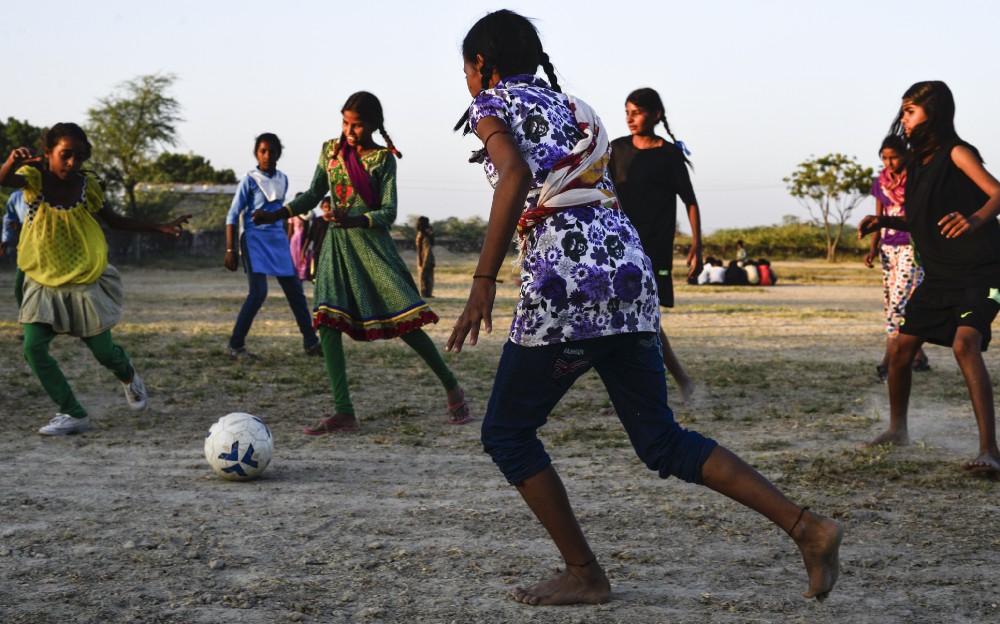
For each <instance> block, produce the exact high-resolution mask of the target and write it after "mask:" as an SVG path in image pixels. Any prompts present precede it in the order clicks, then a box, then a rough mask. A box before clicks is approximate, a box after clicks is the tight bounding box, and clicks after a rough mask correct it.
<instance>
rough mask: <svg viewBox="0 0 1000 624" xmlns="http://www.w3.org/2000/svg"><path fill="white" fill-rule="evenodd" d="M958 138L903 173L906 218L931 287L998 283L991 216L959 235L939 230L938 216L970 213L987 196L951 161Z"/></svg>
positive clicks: (998, 246) (999, 250)
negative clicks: (946, 233) (953, 236)
mask: <svg viewBox="0 0 1000 624" xmlns="http://www.w3.org/2000/svg"><path fill="white" fill-rule="evenodd" d="M958 145H961V146H963V147H966V148H968V149H970V150H972V152H973V153H975V154H978V152H977V151H976V149H975V148H974V147H972V146H971V145H969V144H968V143H965V142H964V141H961V140H956V141H952V142H950V143H948V144H946V145H944V146H942V147H941V149H939V150H938V151H937V152H936V153H935V154H934V155H933V156H932V157H931V159H930V160H929V161H927V162H926V163H915V164H913V165H911V166H910V167H909V168H908V169H907V172H906V221H907V223H908V225H909V228H910V236H911V237H912V239H913V246H914V248H915V249H916V251H917V256H918V257H919V258H920V263H921V264H922V265H923V267H924V281H925V282H927V284H928V286H934V287H935V288H946V289H957V288H973V287H977V286H987V287H991V288H995V287H1000V223H998V222H997V220H996V219H990V220H989V221H987V222H986V223H984V224H983V225H981V226H980V227H979V228H978V229H976V230H975V231H973V232H970V233H966V234H963V235H962V236H959V237H958V238H945V237H944V236H942V235H941V226H940V225H938V221H940V220H941V219H942V218H944V216H945V215H947V214H949V213H951V212H959V213H961V214H963V215H965V216H969V215H971V214H972V213H974V212H976V211H977V210H979V209H980V208H982V207H983V205H984V204H985V203H986V201H987V200H988V199H989V196H988V195H987V194H986V193H984V192H983V191H982V189H980V188H979V187H978V186H977V185H976V183H975V182H973V181H972V179H970V178H969V176H967V175H965V173H964V172H963V171H962V170H961V169H959V168H958V166H957V165H955V162H954V161H953V160H952V158H951V151H952V149H954V148H955V147H956V146H958Z"/></svg>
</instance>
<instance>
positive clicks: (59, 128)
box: [0, 123, 189, 435]
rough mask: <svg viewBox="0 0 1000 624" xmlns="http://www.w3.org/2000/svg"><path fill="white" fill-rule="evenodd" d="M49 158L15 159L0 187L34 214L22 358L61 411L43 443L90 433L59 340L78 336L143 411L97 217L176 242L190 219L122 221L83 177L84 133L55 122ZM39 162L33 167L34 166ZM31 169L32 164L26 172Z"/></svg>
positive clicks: (0, 175)
mask: <svg viewBox="0 0 1000 624" xmlns="http://www.w3.org/2000/svg"><path fill="white" fill-rule="evenodd" d="M44 144H45V152H44V155H43V156H36V155H35V154H33V153H32V152H31V150H30V149H28V148H26V147H19V148H17V149H15V150H14V151H12V152H11V153H10V156H9V157H8V158H7V161H6V162H5V163H4V164H3V166H2V167H0V185H2V186H9V187H14V188H20V189H24V199H25V201H26V202H27V203H28V214H27V216H26V218H25V221H24V227H23V230H22V231H21V238H20V242H19V243H18V247H17V249H18V256H17V264H18V267H20V268H21V270H22V271H24V274H25V281H24V289H23V294H22V296H23V301H22V303H21V306H20V312H19V317H18V320H19V321H20V322H21V323H23V324H24V358H25V359H26V360H27V361H28V365H29V366H31V370H32V371H33V372H34V373H35V375H36V376H37V377H38V379H39V380H40V381H41V382H42V387H43V388H45V391H46V392H47V393H48V395H49V397H51V398H52V400H53V401H54V402H55V403H56V405H57V406H58V407H59V413H58V414H56V416H55V418H53V419H52V420H51V421H50V422H49V424H47V425H45V426H44V427H42V428H41V429H39V430H38V432H39V433H41V434H42V435H66V434H70V433H80V432H83V431H86V430H87V429H89V428H90V418H89V416H88V415H87V411H86V410H85V409H84V408H83V406H82V405H80V403H79V401H77V399H76V396H75V395H74V394H73V389H72V388H70V385H69V382H67V381H66V377H65V376H64V375H63V373H62V371H61V370H60V369H59V364H58V363H57V362H56V361H55V359H53V358H52V356H51V355H49V343H50V342H52V340H53V339H54V338H55V337H56V336H57V335H58V334H69V335H70V336H76V337H77V338H80V339H81V340H82V341H83V342H84V344H86V345H87V347H88V348H89V349H90V351H91V353H93V354H94V357H95V358H97V361H98V362H100V363H101V364H102V365H103V366H104V367H105V368H107V369H108V370H110V371H111V372H112V373H114V375H115V377H117V378H118V380H119V381H120V382H121V383H122V386H123V387H124V389H125V399H126V401H127V402H128V405H129V407H131V408H132V409H137V410H141V409H145V408H146V401H147V395H146V388H145V386H144V385H143V383H142V379H141V378H140V377H139V374H138V373H136V372H135V368H133V366H132V361H131V360H130V359H129V356H128V354H127V353H125V351H124V350H123V349H122V348H121V347H119V346H118V345H117V344H115V342H114V340H112V338H111V328H112V327H114V326H115V325H116V324H118V321H119V319H121V315H122V300H123V296H124V290H123V288H122V283H121V279H120V277H119V275H118V271H117V270H116V269H115V268H114V267H113V266H111V265H110V264H108V244H107V240H105V238H104V232H102V231H101V226H100V225H99V224H98V223H97V220H96V219H95V218H94V215H95V214H97V215H100V217H101V219H102V220H103V221H104V222H105V223H106V224H107V225H108V226H109V227H111V228H114V229H117V230H131V231H136V232H160V233H163V234H169V235H171V236H179V235H180V231H181V225H182V224H183V223H186V222H187V220H188V217H189V215H185V216H183V217H180V218H179V219H175V220H174V221H171V222H170V223H147V222H145V221H138V220H136V219H130V218H128V217H123V216H121V215H119V214H118V213H116V212H115V211H113V210H112V209H110V208H108V207H107V206H106V205H105V204H104V191H103V189H102V188H101V185H100V182H99V180H98V179H97V178H96V177H94V176H93V175H92V174H90V173H89V172H84V171H81V167H82V166H83V163H84V162H86V160H87V159H88V158H89V157H90V151H91V146H90V142H89V141H88V140H87V135H86V134H85V133H84V132H83V129H81V128H80V126H78V125H76V124H74V123H58V124H56V125H54V126H52V128H51V129H50V130H49V131H48V132H47V133H46V134H45V137H44ZM39 163H40V164H42V165H43V168H41V169H37V168H35V167H34V166H31V165H35V164H39ZM26 165H27V166H26Z"/></svg>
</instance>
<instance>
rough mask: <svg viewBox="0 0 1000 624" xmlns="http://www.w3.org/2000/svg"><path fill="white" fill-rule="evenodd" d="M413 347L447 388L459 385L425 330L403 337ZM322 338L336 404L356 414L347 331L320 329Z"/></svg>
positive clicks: (344, 412) (345, 410)
mask: <svg viewBox="0 0 1000 624" xmlns="http://www.w3.org/2000/svg"><path fill="white" fill-rule="evenodd" d="M400 337H401V338H402V339H403V342H405V343H406V344H407V345H408V346H409V347H410V348H411V349H413V350H414V351H416V352H417V354H418V355H419V356H420V357H422V358H423V359H424V361H425V362H427V365H428V366H430V367H431V370H432V371H434V374H435V375H437V378H438V379H440V380H441V384H442V385H443V386H444V389H445V390H451V389H452V388H454V387H455V386H457V385H458V380H457V379H455V375H453V374H452V372H451V369H450V368H448V365H447V364H445V362H444V358H442V357H441V353H440V352H439V351H438V350H437V347H435V346H434V341H433V340H431V337H430V336H428V335H427V333H426V332H425V331H424V330H422V329H416V330H413V331H411V332H409V333H406V334H403V335H402V336H400ZM319 339H320V342H321V343H322V344H323V359H324V360H325V361H326V373H327V375H328V376H329V377H330V385H331V386H332V388H333V406H334V409H335V410H336V411H337V413H339V414H351V415H352V416H353V415H354V405H353V404H352V403H351V392H350V390H348V389H347V360H346V358H345V357H344V343H343V334H342V333H341V332H340V330H337V329H332V328H330V327H323V326H322V325H321V326H320V328H319Z"/></svg>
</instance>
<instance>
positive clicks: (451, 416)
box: [448, 390, 472, 425]
mask: <svg viewBox="0 0 1000 624" xmlns="http://www.w3.org/2000/svg"><path fill="white" fill-rule="evenodd" d="M461 392H462V398H461V399H459V400H458V402H457V403H449V404H448V424H449V425H464V424H465V423H467V422H469V421H470V420H472V414H471V413H470V412H469V404H468V402H466V400H465V391H464V390H462V391H461Z"/></svg>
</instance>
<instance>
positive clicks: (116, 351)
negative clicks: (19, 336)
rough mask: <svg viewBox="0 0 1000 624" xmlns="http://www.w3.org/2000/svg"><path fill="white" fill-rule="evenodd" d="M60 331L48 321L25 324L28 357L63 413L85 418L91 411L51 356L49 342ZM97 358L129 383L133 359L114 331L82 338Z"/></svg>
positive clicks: (25, 356) (25, 357)
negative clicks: (87, 409) (116, 338)
mask: <svg viewBox="0 0 1000 624" xmlns="http://www.w3.org/2000/svg"><path fill="white" fill-rule="evenodd" d="M57 335H58V334H56V332H55V331H53V330H52V326H51V325H46V324H45V323H27V324H25V325H24V359H26V360H27V361H28V365H29V366H30V367H31V370H32V371H33V372H34V373H35V376H36V377H38V380H39V381H41V382H42V387H43V388H45V392H47V393H48V395H49V397H51V398H52V400H53V401H55V403H56V405H58V406H59V413H61V414H69V415H70V416H72V417H74V418H83V417H85V416H86V415H87V411H86V410H85V409H83V406H82V405H80V402H79V401H77V400H76V395H74V394H73V389H72V388H70V386H69V382H68V381H66V376H65V375H63V372H62V370H60V369H59V363H58V362H56V361H55V359H54V358H53V357H52V356H51V355H49V343H50V342H52V339H53V338H55V337H56V336H57ZM81 340H82V341H83V343H84V344H85V345H87V347H88V348H89V349H90V352H91V353H93V354H94V357H95V358H97V361H98V362H99V363H100V364H101V365H102V366H104V367H105V368H107V369H108V370H110V371H111V372H112V373H114V375H115V377H117V378H118V381H122V382H127V381H130V380H131V379H132V373H133V370H132V362H131V361H130V360H129V357H128V354H127V353H125V350H124V349H122V348H121V347H119V346H118V345H116V344H115V343H114V340H112V339H111V330H110V329H109V330H107V331H105V332H103V333H100V334H98V335H96V336H90V337H89V338H81Z"/></svg>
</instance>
